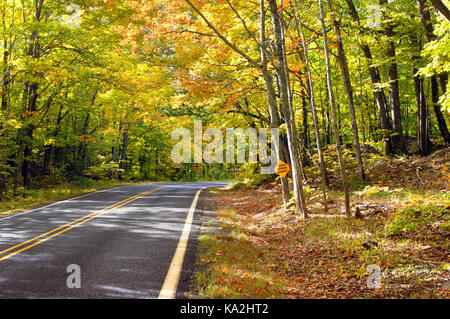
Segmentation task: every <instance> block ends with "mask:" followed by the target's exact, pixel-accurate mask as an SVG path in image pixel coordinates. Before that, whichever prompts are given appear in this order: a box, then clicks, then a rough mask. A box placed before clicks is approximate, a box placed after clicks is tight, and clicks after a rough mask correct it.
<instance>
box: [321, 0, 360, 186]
mask: <svg viewBox="0 0 450 319" xmlns="http://www.w3.org/2000/svg"><path fill="white" fill-rule="evenodd" d="M327 4H328V8H329V9H330V12H331V14H332V18H333V25H334V31H335V33H336V41H337V44H338V60H339V65H340V67H341V72H342V78H343V80H344V86H345V91H346V93H347V101H348V108H349V112H350V119H351V123H352V133H353V146H354V148H355V153H356V161H357V163H358V173H359V177H360V178H361V179H362V180H365V179H366V174H365V172H364V164H363V161H362V157H361V145H360V142H359V133H358V123H357V120H356V113H355V103H354V99H353V86H352V82H351V79H350V72H349V70H348V63H347V57H346V55H345V50H344V44H343V43H342V35H341V26H340V23H339V21H338V20H337V19H336V16H335V12H334V9H333V5H332V4H331V1H330V0H327ZM326 50H328V49H326Z"/></svg>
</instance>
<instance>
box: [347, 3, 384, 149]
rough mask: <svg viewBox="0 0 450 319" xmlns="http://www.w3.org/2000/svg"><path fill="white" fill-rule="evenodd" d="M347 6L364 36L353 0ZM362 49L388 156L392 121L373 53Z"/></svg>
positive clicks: (367, 47)
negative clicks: (380, 86) (374, 63)
mask: <svg viewBox="0 0 450 319" xmlns="http://www.w3.org/2000/svg"><path fill="white" fill-rule="evenodd" d="M346 2H347V6H348V8H349V11H350V16H351V17H352V19H353V21H354V22H356V23H358V26H359V30H360V33H361V34H363V31H362V28H361V26H360V20H359V15H358V12H357V11H356V7H355V5H354V4H353V1H352V0H346ZM361 49H362V51H363V52H364V56H365V57H366V60H367V65H368V69H369V74H370V80H371V82H372V86H373V93H374V97H375V100H376V104H377V107H378V113H379V119H380V126H381V130H382V132H383V141H384V152H385V154H386V155H391V154H392V142H391V137H390V136H389V130H390V129H391V127H390V121H389V113H388V112H387V105H386V103H385V98H384V93H383V90H382V89H379V88H378V86H379V84H381V78H380V72H379V70H378V68H377V67H374V66H373V58H372V52H371V50H370V48H369V46H368V45H367V44H361Z"/></svg>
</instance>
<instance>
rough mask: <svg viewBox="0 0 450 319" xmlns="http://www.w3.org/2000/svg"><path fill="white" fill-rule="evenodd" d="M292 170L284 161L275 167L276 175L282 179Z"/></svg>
mask: <svg viewBox="0 0 450 319" xmlns="http://www.w3.org/2000/svg"><path fill="white" fill-rule="evenodd" d="M290 170H291V167H290V166H289V165H288V164H286V163H285V162H283V161H280V162H279V163H278V165H277V166H276V167H275V173H277V174H278V175H280V176H281V177H286V176H287V174H288V173H289V171H290Z"/></svg>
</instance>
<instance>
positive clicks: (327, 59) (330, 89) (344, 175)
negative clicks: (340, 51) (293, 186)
mask: <svg viewBox="0 0 450 319" xmlns="http://www.w3.org/2000/svg"><path fill="white" fill-rule="evenodd" d="M319 7H320V23H321V25H322V34H323V43H324V51H325V63H326V68H327V83H328V95H329V98H330V104H331V113H332V114H333V127H334V135H335V138H336V151H337V154H338V161H339V167H340V171H341V175H342V185H343V187H344V193H345V213H346V214H347V217H351V211H350V195H349V191H348V184H347V173H346V169H345V162H344V158H343V156H342V150H341V143H340V141H339V129H338V121H337V114H336V101H335V99H334V92H333V83H332V81H331V66H330V54H329V51H328V36H327V29H326V25H325V18H324V16H325V13H324V9H323V3H322V0H319Z"/></svg>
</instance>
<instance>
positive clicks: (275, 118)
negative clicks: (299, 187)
mask: <svg viewBox="0 0 450 319" xmlns="http://www.w3.org/2000/svg"><path fill="white" fill-rule="evenodd" d="M260 16H261V25H260V43H261V64H262V73H263V78H264V83H265V85H266V96H267V102H268V105H269V111H270V127H271V128H279V127H280V117H279V113H278V107H277V102H276V95H275V89H274V87H273V76H272V75H271V74H270V73H269V71H268V69H267V64H268V56H267V50H266V49H267V47H266V17H265V6H264V0H260ZM274 151H275V153H276V156H277V159H278V161H280V160H282V158H283V157H284V156H283V155H282V150H281V147H279V146H278V145H275V150H274ZM281 190H282V193H283V202H284V204H285V207H286V205H287V203H288V202H289V200H290V190H289V181H288V179H287V178H285V177H281Z"/></svg>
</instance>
